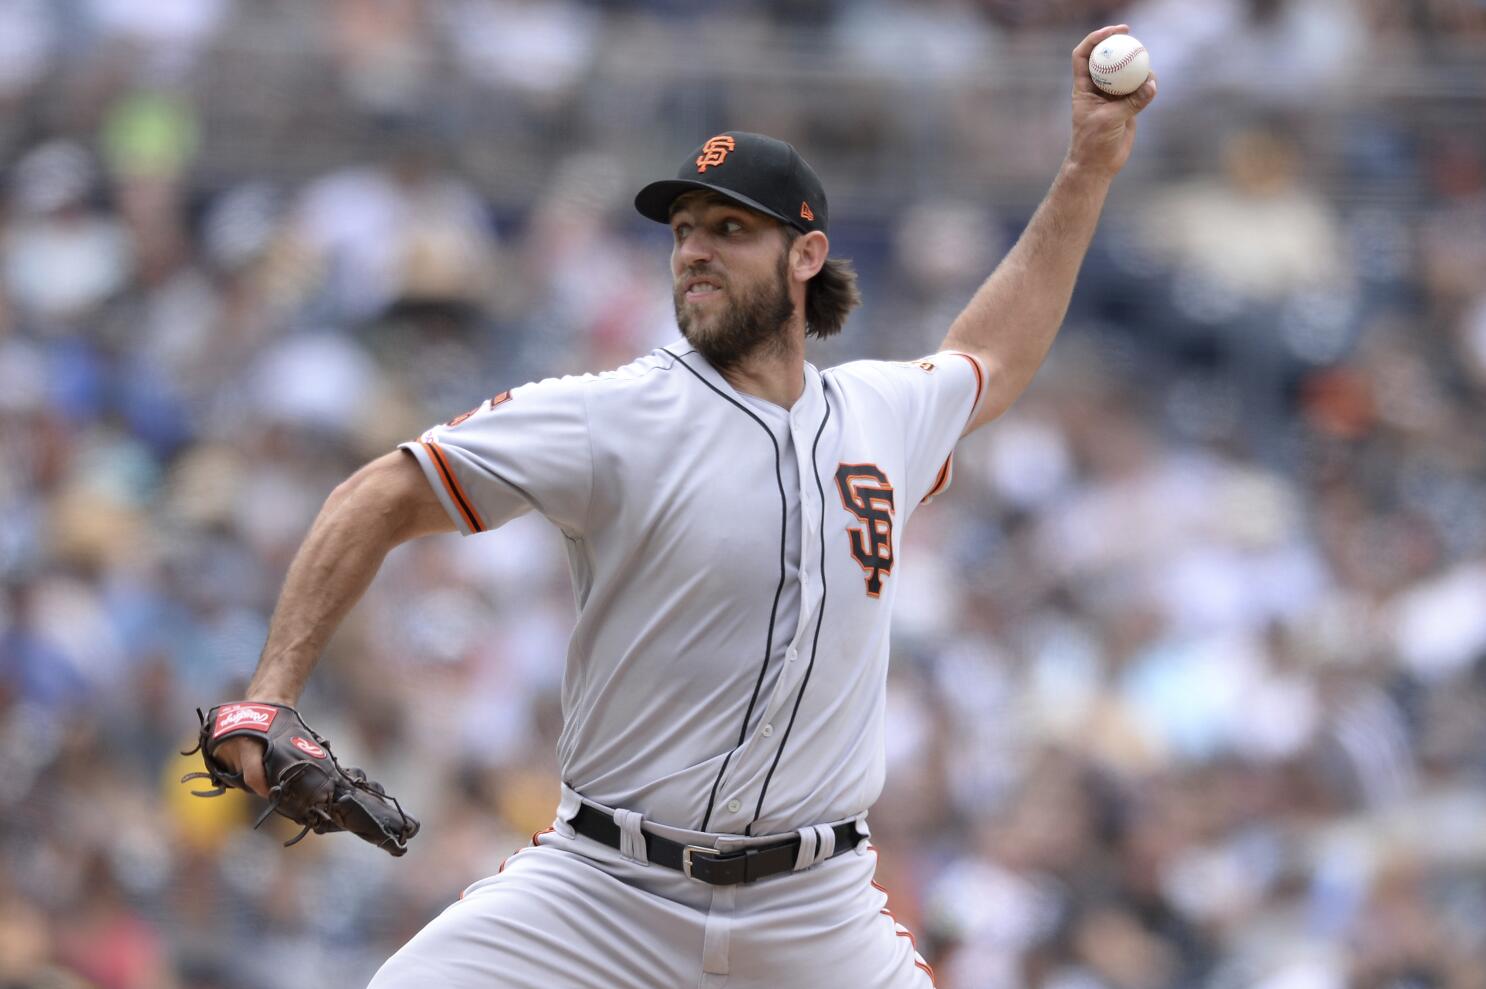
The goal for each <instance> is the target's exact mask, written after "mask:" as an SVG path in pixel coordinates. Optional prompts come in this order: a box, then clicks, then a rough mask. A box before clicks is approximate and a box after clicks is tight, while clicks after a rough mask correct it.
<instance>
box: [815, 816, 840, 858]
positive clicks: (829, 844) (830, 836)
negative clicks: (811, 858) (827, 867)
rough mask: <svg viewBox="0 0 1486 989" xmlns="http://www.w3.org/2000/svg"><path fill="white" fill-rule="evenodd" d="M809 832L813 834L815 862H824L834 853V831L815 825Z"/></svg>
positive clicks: (823, 825)
mask: <svg viewBox="0 0 1486 989" xmlns="http://www.w3.org/2000/svg"><path fill="white" fill-rule="evenodd" d="M810 830H811V831H814V832H815V839H816V841H815V861H817V862H824V861H825V860H826V859H828V858H830V857H831V856H832V855H834V854H835V853H836V829H835V828H832V827H830V826H828V825H825V824H817V825H816V826H815V827H813V828H811V829H810Z"/></svg>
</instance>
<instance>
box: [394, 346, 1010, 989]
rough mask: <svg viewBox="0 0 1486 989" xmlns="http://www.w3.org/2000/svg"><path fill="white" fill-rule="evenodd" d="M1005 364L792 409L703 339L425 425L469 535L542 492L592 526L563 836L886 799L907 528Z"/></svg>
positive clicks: (567, 704) (560, 522) (436, 468)
mask: <svg viewBox="0 0 1486 989" xmlns="http://www.w3.org/2000/svg"><path fill="white" fill-rule="evenodd" d="M984 383H985V372H984V370H983V369H982V368H981V366H980V365H979V363H978V362H977V361H976V360H975V359H974V358H973V357H971V356H969V355H966V354H960V353H953V352H949V353H942V354H936V355H933V356H931V357H928V358H925V359H923V360H919V361H912V362H904V363H889V362H881V361H857V362H852V363H848V364H844V365H841V366H838V367H834V368H829V369H827V370H825V371H818V370H816V369H815V368H814V367H813V366H811V365H809V364H807V365H806V366H805V381H804V391H803V393H802V394H801V396H800V398H799V399H798V400H797V401H796V402H795V404H794V406H793V407H792V408H790V409H788V410H786V409H783V408H780V407H778V406H776V405H773V404H771V403H768V402H766V401H763V400H761V399H758V398H756V397H754V396H750V395H746V394H743V393H740V392H738V391H736V390H734V389H733V388H732V386H730V385H729V384H728V382H727V381H726V379H725V378H723V376H722V375H721V374H719V373H718V372H717V371H715V370H714V369H713V368H712V367H711V366H710V365H709V364H708V363H707V362H706V361H705V360H704V359H703V358H702V357H701V355H700V354H698V353H697V352H696V351H695V350H694V348H693V347H692V346H691V345H690V344H688V343H685V342H678V343H677V344H674V345H672V346H669V347H665V348H662V349H660V350H657V351H655V352H654V353H652V354H650V355H648V356H646V357H643V358H641V359H640V360H637V361H635V362H634V363H632V364H629V365H627V366H625V367H622V368H620V369H618V370H615V371H610V372H605V373H602V374H588V375H582V376H575V377H565V378H558V379H547V380H544V381H540V382H536V383H533V384H529V385H525V386H522V387H520V388H515V389H513V390H511V391H509V392H502V393H501V394H499V395H497V396H495V397H494V398H492V399H490V400H488V401H486V402H484V403H482V404H481V405H480V406H479V407H478V408H477V409H474V410H472V411H471V412H468V413H466V414H464V415H462V416H459V417H457V418H455V419H454V420H452V421H450V422H449V423H447V424H445V425H441V426H436V427H434V428H432V429H430V430H428V431H427V432H426V433H424V434H423V436H422V437H421V438H420V439H418V440H417V441H415V442H411V443H407V444H404V445H403V449H406V450H408V451H410V452H411V453H412V454H413V455H414V456H415V457H417V459H418V462H419V464H420V465H421V466H422V468H423V470H424V472H425V474H426V475H427V476H428V478H429V481H430V483H431V484H432V485H433V487H434V490H435V491H436V492H437V493H438V496H439V498H440V500H441V501H442V502H443V504H444V507H445V509H446V510H447V511H448V512H449V514H450V516H451V517H452V518H453V519H454V520H455V521H456V522H457V523H458V526H459V528H460V531H461V532H463V533H465V534H466V535H469V534H475V533H480V532H484V531H486V530H489V529H495V528H497V527H499V526H500V525H502V524H503V523H505V522H506V521H508V520H510V519H512V518H514V517H516V516H518V515H521V514H523V513H525V512H527V511H537V512H540V513H541V514H542V515H544V516H546V517H547V518H548V519H549V520H551V521H552V522H553V524H555V525H556V526H557V527H558V528H559V529H560V530H561V531H562V533H563V535H564V537H565V539H566V547H567V552H568V558H569V565H570V568H571V571H572V578H573V584H574V589H575V591H576V595H577V602H578V619H577V624H576V627H575V628H574V631H573V636H572V639H571V642H570V645H569V649H568V655H567V666H566V670H565V673H564V679H563V696H562V708H563V717H564V724H563V731H562V735H561V738H560V740H559V743H558V759H559V766H560V769H561V773H562V780H563V783H564V793H565V800H564V802H565V804H568V805H569V806H567V807H565V808H563V809H561V810H560V812H559V819H558V825H559V828H558V832H557V833H555V834H554V835H553V836H552V837H551V840H552V841H558V840H570V841H572V840H582V839H573V838H572V837H571V834H570V833H569V834H562V833H561V832H562V831H563V828H562V827H561V825H562V822H563V820H564V818H565V816H568V815H569V814H570V812H571V810H572V809H573V806H575V804H574V803H573V801H576V799H577V798H578V795H581V797H582V799H585V800H588V801H591V802H593V803H595V804H597V805H599V806H602V807H606V808H614V809H617V810H620V811H621V812H622V815H632V818H627V819H630V820H642V819H643V820H644V821H647V822H652V823H653V825H654V826H658V827H669V828H672V829H685V834H686V835H688V838H687V840H689V841H701V840H704V839H703V838H701V837H697V836H698V835H703V836H712V837H714V838H715V837H716V836H719V835H724V836H725V835H737V836H764V835H778V834H782V833H787V832H795V831H801V833H802V834H804V833H806V832H808V831H809V830H810V829H812V827H813V826H816V825H820V824H822V823H823V822H838V821H845V820H849V819H852V818H856V819H858V820H859V821H862V820H863V819H864V817H865V812H866V810H867V808H868V807H869V806H870V805H871V804H872V802H873V801H874V800H875V799H876V798H877V796H878V794H879V792H880V791H881V789H882V782H883V768H884V739H883V717H884V699H885V695H886V674H887V662H888V625H889V618H890V615H891V611H892V604H893V597H894V590H895V588H896V583H895V580H894V571H895V564H896V561H897V558H898V553H899V550H900V548H901V546H902V538H903V527H904V525H905V524H906V523H907V521H908V519H909V517H910V516H911V515H912V514H913V512H914V510H915V509H916V508H917V507H918V506H919V505H920V504H921V503H923V502H925V501H927V500H928V499H930V498H931V497H933V496H934V495H936V494H938V493H939V492H940V491H942V490H944V488H945V487H946V486H947V485H948V484H949V481H950V477H951V471H952V451H953V449H954V446H955V443H956V442H957V440H958V439H959V437H960V434H961V433H962V432H963V430H964V428H965V425H966V423H967V422H968V421H969V419H970V417H971V415H972V413H973V411H974V410H975V409H976V407H977V406H978V404H979V402H980V400H981V396H982V393H983V391H984ZM622 815H621V816H622ZM862 833H863V834H865V825H864V824H863V826H862ZM589 844H592V845H594V846H595V849H598V848H601V847H602V846H598V845H597V843H593V842H590V843H589ZM862 844H863V845H864V846H865V841H864V842H863V843H862ZM811 847H816V846H814V845H812V846H811ZM595 854H597V855H599V856H600V857H603V856H605V855H607V850H605V851H604V852H597V851H596V852H595ZM611 857H612V856H611ZM844 858H845V859H851V858H852V856H849V855H848V856H845V857H844ZM811 864H813V863H811V862H803V863H802V865H804V866H809V865H811ZM825 866H831V867H832V868H835V869H846V868H849V866H847V865H844V864H833V863H830V862H824V861H821V862H819V863H818V864H816V868H817V870H819V869H822V868H824V867H825ZM533 868H534V867H533ZM651 871H655V870H651ZM662 871H665V870H662ZM868 878H870V874H869V876H868ZM657 881H662V880H657ZM663 881H664V882H668V883H670V882H676V881H679V882H681V883H683V884H685V883H687V882H690V880H687V879H686V878H685V877H684V876H680V875H679V874H678V875H673V876H669V877H666V878H665V879H664V880H663ZM773 882H775V881H774V880H770V881H768V882H765V883H761V884H759V886H760V887H768V886H769V885H770V884H771V883H773ZM776 888H780V887H776ZM865 889H866V890H867V891H868V892H869V893H870V890H871V888H870V887H865ZM715 895H726V896H733V895H737V896H740V897H753V896H756V895H759V894H756V893H754V892H752V891H749V892H738V893H736V894H734V893H725V894H724V893H721V892H719V893H717V894H715ZM854 895H858V896H860V895H863V894H861V893H860V892H858V893H857V894H854ZM872 895H876V894H872ZM485 902H487V903H493V902H497V901H496V900H489V899H487V900H486V901H485ZM712 902H713V903H714V906H715V903H716V900H715V899H714V900H713V901H712ZM731 902H732V901H731V900H729V903H731ZM463 909H464V912H465V913H467V912H468V910H469V908H463ZM454 912H455V911H454V910H453V908H451V913H454ZM872 914H873V916H877V911H875V910H874V911H872ZM883 915H884V916H886V914H885V911H884V912H883ZM529 919H530V918H526V920H529ZM442 921H444V918H440V921H439V922H436V925H438V924H439V923H440V922H442ZM523 922H526V921H523ZM822 923H828V921H827V920H823V921H822ZM883 923H885V924H886V927H885V930H886V931H887V937H888V941H889V942H895V941H896V940H897V938H900V937H902V936H903V935H905V934H906V932H903V931H902V930H901V928H897V927H896V925H894V924H892V923H891V922H890V918H889V920H888V921H883ZM439 929H440V930H445V929H447V925H446V927H444V928H439ZM426 942H427V939H426V938H425V943H426ZM418 943H419V941H418V940H417V939H415V941H414V942H413V944H412V945H410V946H409V948H410V949H411V948H413V946H414V945H416V944H418ZM444 947H447V945H445V946H444ZM900 947H901V946H900ZM406 950H408V949H405V951H406ZM440 950H443V949H442V948H441V949H440ZM909 955H910V958H909V963H908V964H907V965H903V966H899V967H900V968H902V970H903V971H906V972H908V973H909V974H910V975H912V974H913V973H914V972H916V971H918V968H921V967H922V965H921V962H922V960H921V959H918V958H917V956H916V955H914V954H912V952H911V951H910V952H909ZM862 957H864V958H865V957H868V954H863V956H862ZM394 960H396V959H394ZM391 964H392V963H389V965H391ZM398 964H400V965H406V964H407V957H406V956H404V957H403V958H402V960H401V961H399V962H398ZM724 967H725V966H724ZM708 971H709V972H715V965H714V968H713V969H709V970H708ZM549 974H551V973H550V972H549ZM560 974H561V976H562V978H565V979H568V980H570V981H571V982H573V984H577V982H578V981H580V980H578V979H577V977H576V975H575V974H574V973H573V972H572V971H567V970H563V971H562V972H561V973H560ZM771 977H772V976H771ZM378 984H381V983H378ZM386 984H388V985H393V984H398V983H396V982H395V981H389V982H387V983H386ZM520 984H525V983H520ZM565 984H566V983H565ZM641 984H643V981H642V982H641ZM729 984H730V985H732V984H737V983H729ZM765 984H769V983H767V981H765ZM773 984H779V983H773ZM809 984H815V985H819V984H831V983H822V982H815V983H809ZM853 984H859V985H866V984H868V983H867V982H864V981H863V982H856V983H853ZM883 984H885V985H886V984H905V983H903V982H901V981H900V982H886V983H883Z"/></svg>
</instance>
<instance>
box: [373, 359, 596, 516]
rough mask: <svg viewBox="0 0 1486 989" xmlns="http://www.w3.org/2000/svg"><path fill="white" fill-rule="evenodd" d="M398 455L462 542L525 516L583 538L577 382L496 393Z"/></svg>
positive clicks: (584, 459) (583, 444)
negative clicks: (417, 469) (412, 467)
mask: <svg viewBox="0 0 1486 989" xmlns="http://www.w3.org/2000/svg"><path fill="white" fill-rule="evenodd" d="M400 448H401V449H403V450H407V451H408V452H409V453H411V454H412V455H413V456H414V457H416V458H417V460H418V464H419V466H421V467H422V468H423V473H424V475H425V476H426V477H427V478H428V483H429V484H430V485H432V486H433V490H434V492H435V493H436V494H437V495H438V498H439V501H440V502H442V503H443V506H444V511H446V512H448V513H449V517H450V518H452V519H453V520H454V522H455V523H456V524H457V525H458V526H459V531H460V532H462V533H463V534H465V535H467V536H468V535H473V534H475V533H477V532H484V531H486V530H487V529H495V528H498V527H500V526H502V525H504V524H505V523H507V522H509V521H510V520H511V519H513V518H516V517H517V516H518V515H524V514H525V513H526V512H528V511H532V510H535V511H537V512H540V513H541V514H542V515H544V516H546V517H547V518H548V519H550V520H551V521H552V522H553V524H555V525H557V526H558V527H559V528H560V529H562V530H563V531H564V532H565V533H568V534H569V535H573V536H582V535H583V532H584V528H585V522H586V516H587V514H588V504H589V500H590V497H591V495H592V489H593V461H592V457H591V454H590V447H589V435H588V411H587V404H586V395H585V379H583V378H548V379H546V380H544V381H538V382H535V383H533V384H529V385H522V386H521V387H520V388H514V389H512V390H511V391H508V392H501V393H500V394H499V395H496V396H495V397H494V398H491V399H488V400H487V401H485V402H482V403H480V405H479V406H477V407H476V408H474V409H471V410H470V411H469V412H466V413H464V414H463V415H460V416H456V417H455V418H453V419H451V420H449V421H448V422H446V423H443V424H442V425H438V426H434V427H433V428H431V429H428V430H426V431H425V432H424V433H423V435H422V436H420V437H418V439H416V440H413V441H410V442H407V443H403V444H401V445H400Z"/></svg>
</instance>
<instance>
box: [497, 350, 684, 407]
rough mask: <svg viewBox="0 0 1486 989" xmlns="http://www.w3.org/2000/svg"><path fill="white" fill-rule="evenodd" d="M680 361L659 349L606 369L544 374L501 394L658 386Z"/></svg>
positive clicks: (593, 394)
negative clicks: (579, 372)
mask: <svg viewBox="0 0 1486 989" xmlns="http://www.w3.org/2000/svg"><path fill="white" fill-rule="evenodd" d="M675 364H676V358H675V357H674V356H672V355H671V354H669V353H667V352H666V351H664V350H656V351H654V352H652V353H649V354H646V355H645V356H643V357H640V358H638V359H636V360H633V361H631V362H629V363H628V364H624V365H621V366H619V367H616V368H611V369H609V370H606V371H588V372H584V373H581V374H564V375H556V376H553V377H550V378H541V379H539V380H536V381H532V382H529V383H527V384H524V385H519V386H517V387H515V388H512V389H511V390H510V391H509V392H502V393H501V395H500V396H497V397H498V398H503V397H505V396H507V395H509V396H510V398H527V397H531V398H549V397H550V398H558V397H566V398H585V399H593V398H600V397H603V396H605V395H610V394H615V393H624V392H631V391H635V390H641V389H645V388H647V387H655V386H657V385H659V384H661V383H663V382H664V380H665V379H666V378H667V377H668V375H666V374H665V372H667V371H669V370H671V368H673V367H674V366H675Z"/></svg>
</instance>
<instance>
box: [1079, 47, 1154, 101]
mask: <svg viewBox="0 0 1486 989" xmlns="http://www.w3.org/2000/svg"><path fill="white" fill-rule="evenodd" d="M1150 74H1151V56H1150V54H1149V53H1148V52H1147V51H1146V50H1145V45H1142V44H1141V43H1140V42H1139V41H1136V40H1135V39H1134V38H1132V37H1131V36H1130V35H1128V34H1114V35H1110V36H1109V37H1108V38H1105V39H1104V40H1103V41H1101V42H1099V44H1098V46H1096V47H1095V48H1094V54H1092V55H1090V56H1089V75H1091V76H1093V77H1094V85H1096V86H1098V87H1099V88H1100V89H1102V90H1104V91H1105V92H1106V93H1108V94H1109V95H1111V96H1128V95H1130V94H1131V93H1133V92H1135V91H1136V90H1137V89H1139V88H1140V84H1141V83H1143V82H1145V80H1146V77H1147V76H1149V75H1150Z"/></svg>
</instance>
